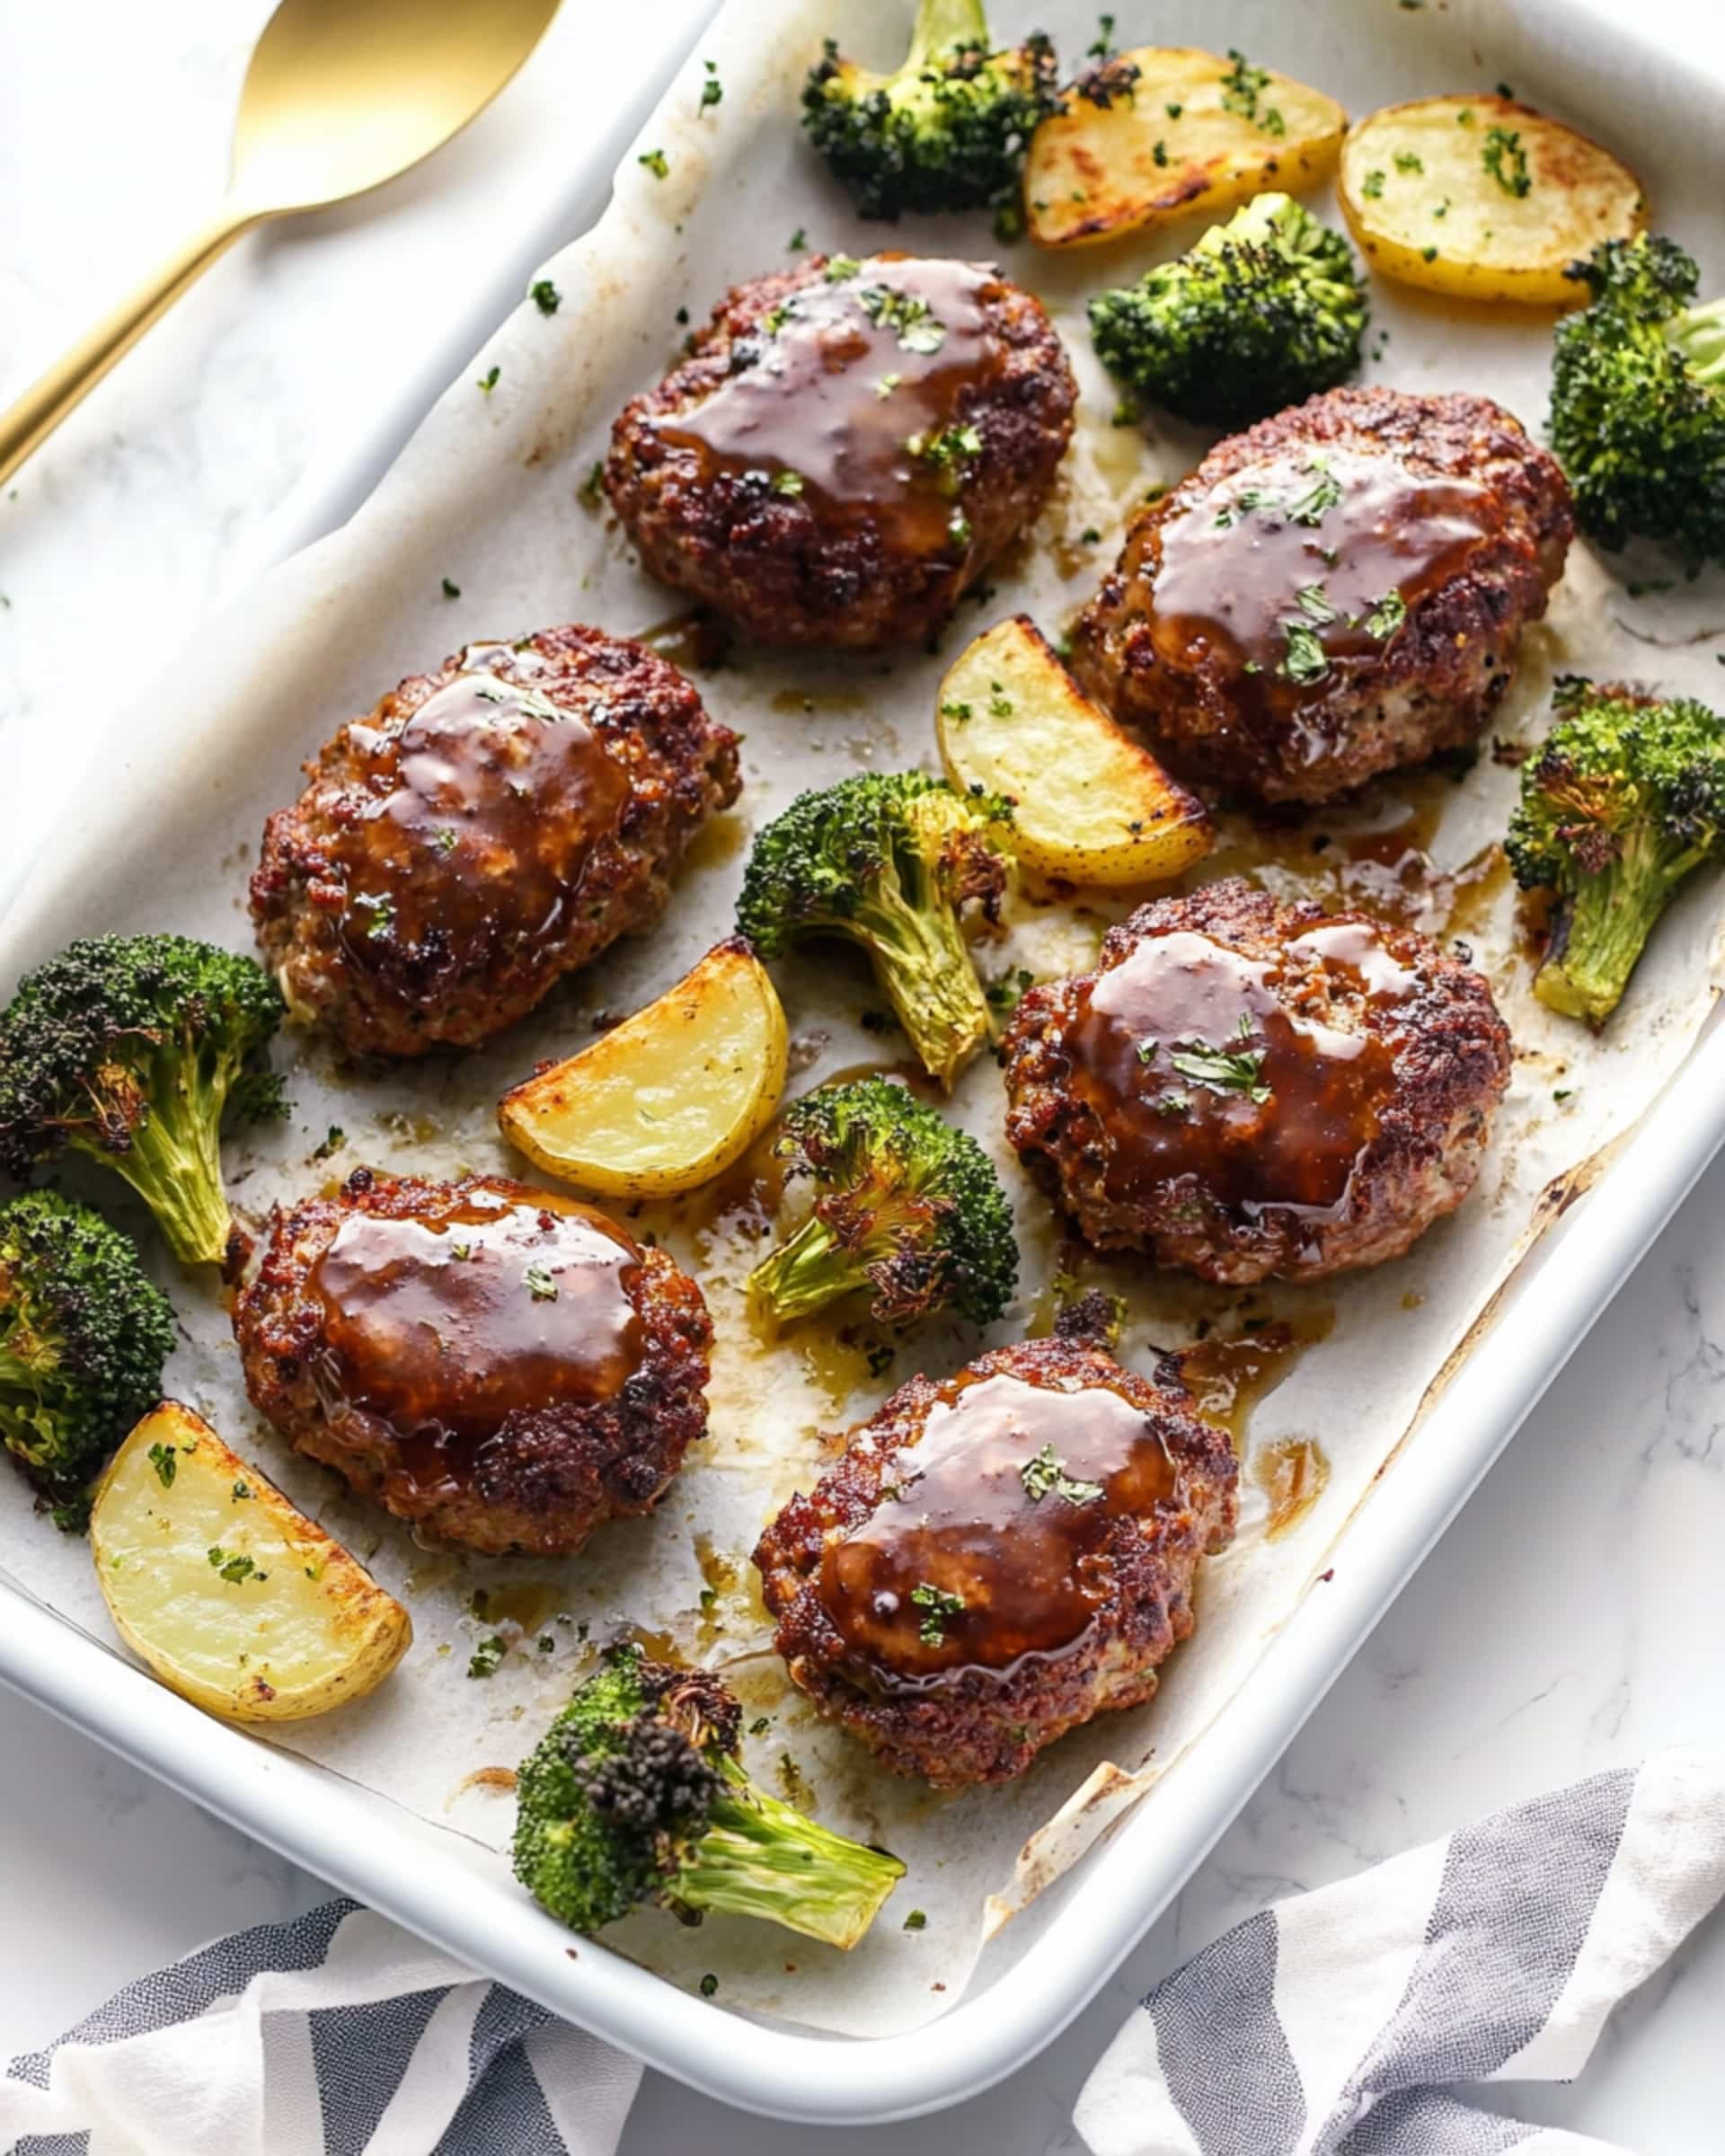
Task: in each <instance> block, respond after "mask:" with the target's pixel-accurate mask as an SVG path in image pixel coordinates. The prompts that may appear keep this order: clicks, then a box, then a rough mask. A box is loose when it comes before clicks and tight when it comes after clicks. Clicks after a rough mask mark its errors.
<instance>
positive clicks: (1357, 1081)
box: [1070, 920, 1416, 1217]
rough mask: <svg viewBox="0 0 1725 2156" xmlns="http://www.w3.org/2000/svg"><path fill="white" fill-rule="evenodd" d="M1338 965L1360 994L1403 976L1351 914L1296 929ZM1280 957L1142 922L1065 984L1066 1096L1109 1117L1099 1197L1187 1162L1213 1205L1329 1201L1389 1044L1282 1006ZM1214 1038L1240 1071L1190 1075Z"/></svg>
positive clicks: (1406, 985) (1305, 943)
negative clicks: (1093, 971) (1211, 1078)
mask: <svg viewBox="0 0 1725 2156" xmlns="http://www.w3.org/2000/svg"><path fill="white" fill-rule="evenodd" d="M1287 958H1288V959H1291V960H1292V961H1293V962H1294V965H1295V966H1296V968H1298V969H1299V970H1300V971H1302V972H1304V971H1305V969H1306V968H1309V967H1310V966H1311V965H1312V964H1313V963H1314V961H1315V962H1316V963H1317V964H1319V965H1321V966H1322V967H1323V968H1324V969H1325V970H1326V971H1327V970H1330V969H1331V968H1336V969H1340V970H1341V971H1343V972H1344V973H1346V974H1347V975H1348V976H1351V977H1350V979H1349V986H1350V987H1355V988H1357V989H1358V990H1359V991H1361V992H1363V993H1364V994H1365V995H1366V996H1367V998H1368V999H1369V1000H1371V1001H1372V1002H1375V1003H1396V1002H1398V1001H1401V1000H1403V999H1405V998H1406V997H1408V996H1409V995H1411V994H1412V992H1413V990H1414V988H1415V986H1416V982H1415V979H1414V976H1412V975H1411V974H1409V973H1408V972H1407V971H1406V970H1405V969H1404V968H1402V966H1400V965H1399V964H1398V963H1397V962H1396V961H1395V959H1393V958H1392V957H1391V955H1390V954H1389V952H1388V951H1387V950H1385V949H1384V946H1383V944H1382V943H1381V942H1380V941H1379V940H1378V937H1377V935H1376V931H1375V930H1374V929H1373V928H1372V927H1371V926H1370V925H1369V924H1368V923H1366V922H1363V921H1358V920H1355V921H1338V922H1335V923H1325V924H1323V925H1321V926H1318V927H1315V928H1313V929H1310V930H1308V931H1307V932H1306V933H1305V935H1303V936H1301V937H1299V938H1298V939H1297V940H1296V941H1295V942H1294V943H1293V944H1292V945H1291V946H1290V947H1289V949H1288V951H1287ZM1283 972H1284V962H1283V960H1282V959H1280V958H1278V959H1252V958H1249V957H1247V956H1246V955H1244V954H1243V952H1240V951H1237V950H1231V949H1230V948H1229V947H1228V946H1227V945H1225V944H1224V943H1219V942H1216V941H1215V940H1214V939H1212V938H1211V937H1208V936H1206V935H1201V934H1198V933H1196V932H1192V931H1190V930H1184V929H1178V930H1175V931H1174V932H1172V933H1170V934H1167V935H1152V936H1146V938H1145V939H1144V941H1142V942H1141V943H1140V944H1139V945H1138V946H1137V950H1134V951H1133V953H1132V954H1131V956H1130V957H1129V958H1128V959H1126V961H1125V962H1124V963H1123V964H1122V965H1119V966H1116V967H1113V968H1110V970H1109V971H1108V972H1106V973H1103V974H1101V975H1099V976H1097V977H1096V978H1095V980H1094V981H1093V982H1092V983H1091V984H1090V985H1089V986H1088V987H1087V988H1085V989H1084V991H1083V992H1082V994H1080V996H1079V999H1078V1012H1077V1016H1076V1019H1075V1023H1074V1025H1073V1028H1072V1031H1071V1035H1070V1053H1071V1056H1072V1065H1073V1074H1072V1085H1073V1091H1074V1093H1075V1096H1076V1097H1077V1098H1078V1099H1079V1100H1082V1101H1083V1102H1084V1104H1085V1105H1086V1106H1087V1107H1089V1108H1091V1109H1093V1110H1094V1111H1095V1112H1096V1114H1097V1115H1098V1116H1099V1117H1100V1118H1102V1119H1103V1120H1104V1121H1105V1122H1106V1123H1107V1124H1108V1125H1109V1127H1110V1128H1111V1129H1112V1130H1113V1131H1114V1133H1115V1134H1116V1135H1115V1142H1114V1144H1113V1145H1112V1147H1111V1149H1110V1160H1109V1164H1108V1169H1107V1173H1106V1185H1107V1188H1108V1190H1109V1193H1110V1196H1111V1197H1117V1198H1120V1199H1123V1200H1128V1201H1129V1200H1131V1199H1133V1198H1136V1197H1141V1196H1143V1195H1144V1194H1145V1193H1146V1191H1148V1190H1150V1189H1152V1188H1154V1187H1155V1186H1156V1185H1158V1184H1162V1183H1166V1182H1169V1181H1172V1180H1173V1179H1175V1178H1176V1177H1179V1176H1182V1175H1189V1174H1193V1173H1197V1174H1199V1175H1201V1176H1202V1177H1203V1179H1204V1181H1205V1184H1206V1186H1207V1188H1208V1189H1209V1190H1210V1191H1211V1192H1213V1193H1214V1195H1215V1196H1216V1197H1217V1198H1218V1199H1219V1200H1220V1201H1221V1202H1222V1203H1223V1204H1224V1205H1226V1206H1231V1207H1233V1208H1234V1209H1235V1210H1236V1211H1238V1212H1240V1213H1242V1214H1243V1215H1246V1216H1248V1217H1250V1216H1251V1215H1253V1214H1254V1213H1256V1212H1257V1211H1258V1210H1260V1209H1261V1207H1263V1206H1278V1207H1283V1208H1287V1207H1294V1208H1297V1209H1299V1210H1302V1211H1310V1212H1314V1213H1322V1214H1328V1213H1331V1212H1332V1211H1333V1210H1334V1208H1335V1207H1336V1206H1339V1205H1340V1203H1341V1202H1342V1201H1343V1199H1344V1198H1345V1197H1346V1195H1347V1190H1348V1185H1349V1179H1350V1177H1351V1176H1352V1173H1353V1169H1354V1163H1355V1162H1356V1161H1357V1160H1358V1158H1359V1156H1360V1154H1361V1153H1363V1152H1364V1151H1365V1149H1366V1148H1367V1146H1368V1145H1369V1144H1371V1142H1372V1140H1373V1138H1374V1137H1375V1136H1376V1134H1377V1111H1378V1107H1379V1104H1380V1103H1381V1101H1382V1100H1384V1096H1385V1094H1386V1093H1387V1091H1389V1088H1390V1087H1391V1085H1392V1084H1393V1072H1394V1056H1393V1044H1392V1043H1391V1042H1390V1041H1389V1040H1387V1039H1386V1038H1384V1037H1383V1036H1382V1035H1381V1034H1379V1033H1378V1032H1376V1030H1374V1031H1372V1032H1369V1033H1353V1032H1343V1031H1341V1030H1340V1029H1337V1028H1335V1027H1332V1026H1328V1025H1324V1024H1323V1023H1322V1022H1321V1021H1315V1020H1311V1019H1305V1018H1303V1017H1301V1016H1300V1015H1299V1014H1298V1012H1296V1011H1293V1010H1290V1009H1288V1008H1287V1007H1286V1006H1285V1004H1284V1002H1283V1000H1282V997H1281V995H1280V994H1278V988H1279V985H1280V983H1281V980H1282V976H1283ZM1207 1051H1214V1052H1219V1053H1220V1054H1221V1055H1222V1056H1224V1057H1225V1059H1226V1065H1227V1069H1228V1070H1229V1072H1230V1073H1232V1074H1234V1075H1235V1076H1236V1077H1237V1079H1238V1081H1239V1082H1238V1084H1237V1085H1235V1084H1218V1083H1216V1082H1206V1081H1205V1080H1204V1078H1203V1077H1201V1076H1199V1075H1196V1073H1198V1072H1199V1070H1200V1068H1207V1067H1209V1065H1210V1063H1211V1060H1212V1058H1211V1056H1210V1054H1208V1053H1207Z"/></svg>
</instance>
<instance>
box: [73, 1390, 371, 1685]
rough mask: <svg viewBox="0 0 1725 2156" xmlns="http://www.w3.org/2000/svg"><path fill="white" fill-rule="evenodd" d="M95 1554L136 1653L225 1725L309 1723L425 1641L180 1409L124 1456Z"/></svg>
mask: <svg viewBox="0 0 1725 2156" xmlns="http://www.w3.org/2000/svg"><path fill="white" fill-rule="evenodd" d="M90 1550H91V1554H92V1556H93V1558H94V1560H95V1565H96V1577H97V1579H98V1581H99V1582H100V1583H101V1586H102V1595H103V1596H104V1598H105V1599H106V1601H107V1604H108V1613H109V1615H110V1616H111V1618H112V1619H113V1621H114V1627H115V1630H117V1631H118V1632H119V1636H120V1638H121V1639H123V1640H124V1641H125V1642H126V1644H127V1646H128V1647H129V1648H131V1650H132V1652H133V1653H134V1654H135V1655H137V1656H138V1657H139V1658H140V1659H141V1660H143V1661H144V1662H146V1663H147V1664H148V1665H149V1666H150V1667H151V1668H152V1669H153V1670H154V1671H155V1674H156V1675H157V1676H158V1677H160V1678H161V1680H162V1682H163V1683H164V1684H166V1685H168V1686H170V1687H171V1688H172V1689H173V1691H175V1692H179V1693H181V1696H182V1697H183V1698H185V1699H188V1700H190V1701H191V1703H192V1705H193V1706H194V1707H202V1708H204V1709H205V1710H207V1711H208V1713H210V1714H217V1715H220V1716H221V1718H222V1719H223V1720H224V1721H229V1722H292V1721H300V1720H303V1719H305V1717H306V1716H307V1715H313V1714H327V1713H328V1712H329V1710H331V1708H332V1707H343V1706H345V1705H346V1704H347V1703H348V1701H349V1700H358V1699H362V1698H363V1697H364V1696H365V1694H366V1693H367V1692H370V1691H372V1690H373V1689H374V1688H375V1687H376V1685H378V1684H381V1683H382V1682H383V1681H384V1679H385V1677H386V1676H387V1675H388V1674H389V1673H390V1671H391V1670H392V1669H394V1666H395V1665H396V1664H397V1663H398V1662H399V1661H400V1660H401V1658H402V1657H403V1654H405V1653H406V1651H407V1648H408V1643H409V1642H410V1641H411V1639H412V1637H413V1627H412V1625H411V1622H410V1621H409V1619H408V1614H407V1612H406V1611H405V1610H404V1609H403V1607H402V1605H401V1604H400V1603H399V1602H397V1601H396V1600H395V1598H394V1595H388V1594H385V1591H384V1589H383V1588H382V1587H380V1586H378V1585H377V1582H376V1580H375V1579H373V1577H371V1575H370V1573H369V1572H367V1570H366V1568H365V1567H364V1566H363V1565H361V1564H360V1563H359V1562H358V1560H357V1559H356V1558H353V1557H350V1556H349V1554H348V1552H347V1551H345V1550H344V1549H342V1547H341V1544H340V1543H339V1542H333V1541H332V1540H331V1538H330V1537H329V1536H328V1535H327V1534H325V1533H324V1532H323V1529H322V1528H321V1527H320V1526H318V1525H317V1524H315V1522H314V1521H312V1520H308V1519H307V1518H306V1517H305V1514H304V1513H302V1512H300V1511H299V1510H298V1509H297V1507H295V1506H293V1505H290V1504H289V1503H288V1499H287V1498H284V1497H283V1496H282V1494H281V1492H280V1491H279V1489H276V1487H275V1486H274V1484H273V1483H271V1482H269V1481H267V1480H265V1479H264V1477H263V1476H262V1475H261V1474H260V1473H259V1472H258V1471H257V1469H256V1468H255V1467H253V1466H252V1465H251V1464H250V1462H247V1461H244V1460H242V1459H241V1458H240V1456H239V1454H237V1453H234V1452H230V1451H229V1449H228V1447H227V1446H226V1445H224V1444H223V1443H222V1441H221V1439H220V1438H219V1437H218V1436H217V1435H216V1433H215V1431H214V1430H212V1429H211V1428H210V1427H209V1426H208V1423H206V1422H204V1421H203V1420H202V1419H201V1418H199V1417H198V1416H196V1415H194V1414H193V1413H192V1411H191V1409H190V1408H182V1407H181V1406H180V1405H179V1403H178V1402H177V1401H164V1402H163V1404H162V1405H161V1406H160V1407H159V1408H156V1409H153V1410H152V1411H151V1412H150V1413H149V1414H148V1415H146V1417H145V1418H144V1419H143V1421H142V1422H140V1423H139V1424H138V1426H137V1428H136V1429H135V1430H134V1431H133V1432H132V1434H131V1436H129V1437H128V1438H127V1440H126V1442H125V1444H124V1445H121V1446H120V1448H119V1452H117V1453H116V1454H114V1457H113V1461H112V1463H111V1465H110V1467H109V1469H108V1471H107V1473H106V1474H105V1475H103V1477H102V1482H101V1486H100V1487H99V1488H98V1489H97V1491H96V1497H95V1503H94V1506H93V1508H92V1510H91V1515H90Z"/></svg>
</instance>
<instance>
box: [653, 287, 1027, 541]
mask: <svg viewBox="0 0 1725 2156" xmlns="http://www.w3.org/2000/svg"><path fill="white" fill-rule="evenodd" d="M996 284H997V279H996V278H995V277H994V276H993V275H992V273H991V272H989V271H987V270H983V269H980V268H978V267H977V265H975V264H974V263H969V262H955V261H921V260H918V259H916V258H915V257H912V256H907V255H900V254H883V255H875V256H872V257H871V259H870V260H869V261H866V262H864V263H862V266H861V268H860V269H859V270H857V271H856V272H855V273H854V274H853V275H852V276H849V277H845V278H834V279H832V280H830V281H826V280H823V281H821V282H818V283H816V284H812V285H807V286H804V287H802V288H801V289H800V290H798V291H796V292H794V293H792V294H790V295H788V296H786V297H785V298H784V299H783V300H782V301H781V302H780V303H779V305H778V306H777V307H776V308H775V309H774V312H773V313H772V314H769V315H768V316H767V317H766V318H765V322H764V323H763V329H764V331H765V332H766V333H765V335H764V336H763V337H762V338H761V340H760V342H759V348H758V354H759V356H758V357H757V358H756V359H755V362H754V364H753V365H751V366H747V367H740V368H739V370H738V371H737V372H735V373H733V374H731V375H730V376H727V377H726V379H725V380H724V381H723V382H722V383H721V384H720V386H719V387H718V388H717V389H716V390H715V391H714V392H713V393H712V395H711V396H709V397H707V398H706V399H705V400H704V401H703V402H701V403H699V404H696V405H694V406H693V407H692V408H691V409H689V410H688V411H683V412H680V413H677V415H675V416H674V417H663V418H659V419H658V420H655V422H654V426H655V429H656V431H657V432H658V434H659V436H660V437H661V438H662V439H663V440H664V441H666V442H667V443H668V444H671V445H673V446H677V447H678V448H686V449H693V450H694V452H695V453H696V457H697V468H698V475H699V479H700V481H701V482H702V483H703V484H704V483H707V482H711V481H712V480H714V479H719V478H729V479H732V480H741V479H744V478H747V477H748V476H749V475H751V474H759V475H760V477H761V479H762V480H764V481H765V483H766V485H767V486H768V487H769V488H770V489H772V490H774V491H783V492H786V493H787V494H793V495H794V498H795V499H800V500H801V501H803V502H804V503H806V504H807V506H808V507H809V508H811V509H812V510H814V511H815V512H816V513H817V515H818V516H819V517H821V518H822V519H823V520H824V521H825V522H826V523H827V525H828V526H829V527H830V528H832V529H834V530H838V529H842V528H844V527H845V526H847V525H853V526H862V525H868V526H872V527H874V528H875V529H877V530H878V531H880V534H881V535H883V537H884V538H885V539H886V541H887V542H888V543H889V544H890V545H891V546H893V547H895V548H898V549H900V550H902V551H903V552H906V553H909V554H915V555H932V554H942V553H950V554H962V553H964V552H965V551H966V549H967V546H968V543H969V541H968V537H967V536H966V534H965V526H964V522H963V519H962V516H961V513H960V498H961V496H962V494H963V479H964V476H965V473H966V471H967V469H968V468H969V464H971V463H972V462H974V460H972V459H960V461H959V462H958V463H956V464H946V465H942V464H939V463H937V462H935V461H934V460H933V459H932V458H931V457H929V456H928V455H924V454H922V453H921V452H920V450H919V448H918V447H917V446H916V445H920V444H927V443H930V442H933V441H934V440H936V439H937V438H938V437H940V436H942V434H943V433H944V432H945V431H946V429H949V428H951V427H952V426H954V425H956V424H958V423H959V422H960V420H961V418H962V416H963V411H964V408H965V400H966V395H967V393H977V392H978V391H982V390H986V388H987V387H988V386H989V385H990V384H992V383H993V381H994V378H995V376H996V375H997V374H998V373H999V371H1000V368H1001V366H1002V363H1003V359H1004V348H1003V347H1002V345H1001V343H1000V341H999V340H998V338H997V337H996V336H995V332H994V330H993V328H992V326H991V324H990V321H989V316H988V313H987V310H986V307H985V305H984V300H985V296H986V294H987V293H988V292H989V291H990V290H991V288H993V287H995V285H996ZM906 302H907V303H908V307H909V310H910V311H913V312H915V311H916V310H917V309H919V308H920V309H923V310H925V312H918V313H916V320H915V321H912V322H907V321H905V320H904V319H903V311H904V305H905V303H906ZM906 339H908V340H910V343H909V345H908V346H907V343H906V341H905V340H906ZM924 345H932V346H933V349H932V350H930V349H916V348H918V347H921V346H924ZM955 518H956V519H957V521H956V522H955Z"/></svg>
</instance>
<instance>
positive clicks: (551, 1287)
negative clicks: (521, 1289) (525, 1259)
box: [521, 1265, 557, 1303]
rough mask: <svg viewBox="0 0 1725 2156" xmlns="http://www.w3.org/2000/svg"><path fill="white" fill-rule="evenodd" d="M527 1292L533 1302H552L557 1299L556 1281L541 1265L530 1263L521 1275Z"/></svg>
mask: <svg viewBox="0 0 1725 2156" xmlns="http://www.w3.org/2000/svg"><path fill="white" fill-rule="evenodd" d="M521 1277H522V1280H523V1281H524V1282H525V1283H526V1290H527V1293H528V1294H530V1295H531V1296H532V1297H533V1299H534V1301H535V1303H554V1302H555V1301H556V1300H557V1283H556V1281H555V1280H553V1278H552V1277H551V1274H550V1272H549V1271H548V1270H547V1269H546V1268H545V1267H544V1266H543V1265H530V1266H529V1267H528V1268H527V1269H526V1272H525V1273H523V1274H522V1276H521Z"/></svg>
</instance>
